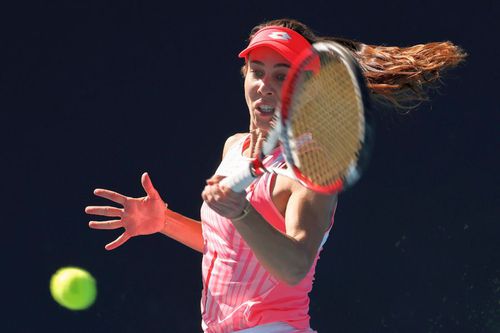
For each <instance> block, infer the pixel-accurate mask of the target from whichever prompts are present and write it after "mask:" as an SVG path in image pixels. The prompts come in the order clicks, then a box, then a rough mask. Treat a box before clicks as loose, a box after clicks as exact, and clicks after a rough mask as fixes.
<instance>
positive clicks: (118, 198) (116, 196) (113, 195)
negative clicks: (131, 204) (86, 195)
mask: <svg viewBox="0 0 500 333" xmlns="http://www.w3.org/2000/svg"><path fill="white" fill-rule="evenodd" d="M94 194H95V195H96V196H98V197H101V198H104V199H108V200H111V201H113V202H116V203H118V204H120V205H123V204H124V203H125V201H127V197H126V196H124V195H123V194H120V193H117V192H114V191H110V190H105V189H102V188H97V189H95V190H94Z"/></svg>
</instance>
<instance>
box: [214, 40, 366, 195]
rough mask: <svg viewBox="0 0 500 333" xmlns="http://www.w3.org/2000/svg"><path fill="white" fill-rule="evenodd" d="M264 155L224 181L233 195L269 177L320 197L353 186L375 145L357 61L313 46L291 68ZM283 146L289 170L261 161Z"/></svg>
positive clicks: (330, 47)
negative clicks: (295, 183) (277, 177)
mask: <svg viewBox="0 0 500 333" xmlns="http://www.w3.org/2000/svg"><path fill="white" fill-rule="evenodd" d="M281 96H282V100H281V109H280V110H279V111H277V112H276V114H275V119H274V120H273V122H274V125H273V127H272V129H271V130H270V131H269V133H268V136H267V138H266V140H265V142H264V144H263V147H262V150H261V153H260V154H259V156H258V157H257V158H255V159H253V160H252V161H251V162H250V163H249V165H248V168H243V169H241V171H239V172H237V173H235V174H233V175H231V176H228V177H226V178H224V179H223V180H222V181H221V184H223V185H225V186H228V187H230V188H231V189H232V190H233V191H235V192H243V191H245V189H246V188H247V187H248V186H249V185H250V184H251V183H252V182H253V180H255V179H256V178H257V177H259V176H261V175H262V174H264V173H265V172H275V173H278V174H283V175H285V176H288V177H290V178H292V179H296V180H298V181H300V182H301V183H302V184H303V185H304V186H306V187H307V188H309V189H311V190H313V191H316V192H320V193H326V194H331V193H337V192H341V191H345V190H346V189H348V188H350V187H352V186H353V185H354V184H355V183H356V182H357V181H358V180H359V178H360V177H361V175H362V172H363V170H364V169H365V168H366V165H367V162H368V159H369V152H370V147H371V144H372V141H373V135H372V132H373V131H372V128H371V123H370V121H369V120H370V119H369V117H368V116H369V114H368V110H369V107H370V99H369V95H368V92H367V88H366V85H365V79H364V77H363V75H362V73H361V70H360V68H359V66H358V63H357V61H356V60H355V58H354V57H353V55H352V54H351V53H350V52H349V51H348V50H346V49H345V48H344V47H343V46H341V45H339V44H337V43H335V42H330V41H327V42H318V43H314V44H313V45H312V46H311V48H310V49H307V50H305V51H304V52H302V53H301V54H300V55H299V56H298V57H297V59H296V60H295V61H294V62H293V63H292V66H291V68H290V70H289V71H288V74H287V78H286V80H285V82H284V83H283V87H282V95H281ZM278 142H279V143H281V147H282V152H283V155H284V158H285V162H286V166H287V167H286V169H283V168H280V169H268V168H265V167H264V165H263V163H262V161H263V159H264V158H265V157H266V156H267V155H268V154H270V153H271V152H272V150H273V149H274V148H275V147H276V145H277V144H278Z"/></svg>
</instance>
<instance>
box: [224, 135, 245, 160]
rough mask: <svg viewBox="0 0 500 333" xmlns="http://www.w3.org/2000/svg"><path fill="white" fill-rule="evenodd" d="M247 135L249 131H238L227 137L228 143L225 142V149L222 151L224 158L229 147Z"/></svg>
mask: <svg viewBox="0 0 500 333" xmlns="http://www.w3.org/2000/svg"><path fill="white" fill-rule="evenodd" d="M245 135H247V133H236V134H234V135H231V136H230V137H229V138H227V140H226V143H224V151H223V153H222V158H224V156H226V153H227V152H228V151H229V149H230V148H231V147H232V146H233V145H234V144H235V143H236V142H238V140H240V139H241V138H242V137H244V136H245Z"/></svg>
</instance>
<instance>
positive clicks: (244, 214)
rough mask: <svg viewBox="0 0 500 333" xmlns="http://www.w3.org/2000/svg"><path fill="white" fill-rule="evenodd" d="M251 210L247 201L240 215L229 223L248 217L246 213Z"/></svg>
mask: <svg viewBox="0 0 500 333" xmlns="http://www.w3.org/2000/svg"><path fill="white" fill-rule="evenodd" d="M251 208H252V205H251V204H250V201H247V204H246V205H245V208H243V211H242V212H241V215H240V216H237V217H235V218H232V219H231V221H239V220H242V219H244V218H245V217H246V216H247V215H248V213H250V210H251Z"/></svg>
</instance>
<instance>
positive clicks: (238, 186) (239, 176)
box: [220, 165, 257, 192]
mask: <svg viewBox="0 0 500 333" xmlns="http://www.w3.org/2000/svg"><path fill="white" fill-rule="evenodd" d="M255 178H257V177H255V176H254V175H253V173H252V171H251V167H250V165H248V167H247V168H243V169H241V170H240V171H238V172H237V173H234V174H232V175H231V176H228V177H226V178H224V179H223V180H221V182H220V184H221V185H224V186H226V187H229V188H230V189H231V190H233V191H234V192H244V191H245V189H246V188H247V187H248V186H249V185H250V184H252V182H253V181H254V179H255Z"/></svg>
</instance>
